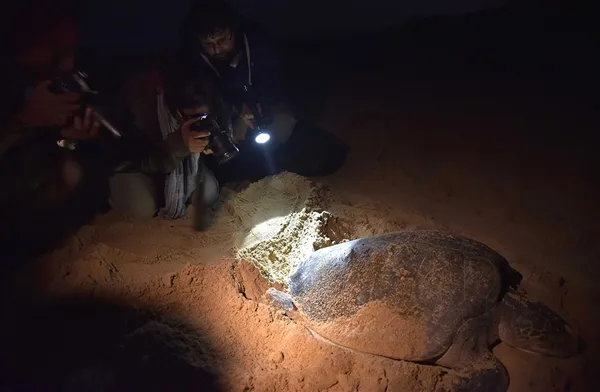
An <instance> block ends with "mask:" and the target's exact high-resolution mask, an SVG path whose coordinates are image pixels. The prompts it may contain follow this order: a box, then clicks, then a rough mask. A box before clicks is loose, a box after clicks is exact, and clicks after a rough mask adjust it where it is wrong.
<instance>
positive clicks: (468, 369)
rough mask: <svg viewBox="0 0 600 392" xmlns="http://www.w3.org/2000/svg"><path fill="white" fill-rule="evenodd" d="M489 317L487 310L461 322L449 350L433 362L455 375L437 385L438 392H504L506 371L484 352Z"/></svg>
mask: <svg viewBox="0 0 600 392" xmlns="http://www.w3.org/2000/svg"><path fill="white" fill-rule="evenodd" d="M492 317H493V312H491V311H490V312H487V313H484V314H483V315H481V316H479V317H476V318H474V319H471V320H468V321H467V322H465V323H464V324H463V325H462V326H461V327H460V329H459V330H458V332H457V333H456V335H455V336H454V340H453V342H452V345H451V346H450V348H449V349H448V350H447V351H446V353H444V355H442V357H441V358H439V359H438V360H437V361H436V363H437V364H438V365H442V366H445V367H448V368H451V369H453V370H454V372H455V373H456V374H457V375H458V379H452V380H451V381H450V382H447V383H444V384H445V385H442V386H441V391H442V392H471V391H473V392H475V391H486V392H506V390H507V389H508V383H509V376H508V372H507V370H506V368H505V367H504V365H502V363H501V362H500V361H499V360H498V359H497V358H496V357H495V356H494V355H493V354H492V353H491V352H490V350H489V349H488V339H489V329H490V326H491V318H492Z"/></svg>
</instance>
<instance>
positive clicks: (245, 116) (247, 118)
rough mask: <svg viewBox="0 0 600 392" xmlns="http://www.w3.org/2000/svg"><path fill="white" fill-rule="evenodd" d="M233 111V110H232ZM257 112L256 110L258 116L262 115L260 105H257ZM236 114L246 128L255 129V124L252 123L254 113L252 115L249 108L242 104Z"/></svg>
mask: <svg viewBox="0 0 600 392" xmlns="http://www.w3.org/2000/svg"><path fill="white" fill-rule="evenodd" d="M234 110H235V108H234ZM257 110H258V113H256V114H258V115H259V116H261V115H262V109H261V107H260V105H257ZM235 111H236V113H237V114H238V116H239V117H240V118H241V119H242V121H244V123H245V124H246V126H247V127H248V128H250V129H255V128H256V123H255V122H254V113H252V110H250V107H249V106H248V105H247V104H245V103H244V104H242V107H241V108H240V110H239V111H238V110H235Z"/></svg>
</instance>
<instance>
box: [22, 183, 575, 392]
mask: <svg viewBox="0 0 600 392" xmlns="http://www.w3.org/2000/svg"><path fill="white" fill-rule="evenodd" d="M191 216H193V214H191V213H188V217H191ZM190 219H191V218H186V219H184V220H181V221H165V220H162V219H152V220H145V221H136V220H132V219H128V218H126V217H123V216H119V215H117V214H114V213H109V214H108V215H106V216H101V217H99V218H98V219H97V220H96V221H95V222H94V223H93V224H91V225H88V226H86V227H83V228H82V229H81V230H80V231H79V232H78V233H77V235H75V236H74V237H73V238H71V239H70V240H69V242H68V243H67V244H66V245H65V246H64V247H62V248H60V249H58V250H56V251H53V252H51V253H50V254H48V255H46V256H44V257H43V258H42V259H40V260H39V261H38V262H37V263H36V264H35V265H33V266H31V267H30V268H27V269H26V270H25V271H24V272H23V274H22V276H21V279H20V280H16V281H15V285H16V286H18V288H19V290H18V292H19V293H23V292H28V293H29V294H30V295H32V296H34V297H43V298H45V299H46V300H48V301H59V302H58V304H60V303H61V302H60V301H66V300H68V299H72V298H77V299H79V300H80V301H83V302H84V304H85V303H92V304H93V306H92V308H93V307H94V306H97V305H96V304H98V303H101V304H103V305H102V306H104V307H109V308H111V309H112V308H113V307H117V308H119V309H126V311H125V314H128V313H127V312H129V313H131V314H133V315H134V316H131V317H133V318H134V319H136V320H138V319H139V318H140V317H141V316H139V314H146V313H147V312H150V314H151V316H144V317H143V318H142V320H141V321H139V322H138V323H133V324H132V323H131V322H125V325H126V327H127V328H125V327H123V328H125V329H124V332H122V334H121V335H118V334H110V336H109V338H108V337H105V336H104V335H105V333H106V331H110V330H112V329H114V328H113V324H114V323H115V321H114V320H115V318H114V317H113V316H111V314H112V313H113V312H107V313H106V315H103V314H104V313H102V312H100V313H98V312H96V313H94V314H95V316H94V317H87V316H85V315H84V316H79V319H78V320H80V321H78V322H80V323H81V325H80V326H79V327H78V328H77V330H80V331H82V330H83V331H90V332H89V333H90V335H91V337H89V339H90V342H93V341H96V340H100V341H104V340H105V341H106V343H105V344H103V345H102V347H103V349H104V350H105V351H106V352H107V353H108V354H104V355H103V356H100V357H98V350H97V348H96V347H95V345H94V344H92V343H88V341H87V340H85V339H83V340H82V339H75V338H72V337H70V335H68V334H63V335H60V334H59V335H58V336H56V335H52V331H56V330H60V331H63V330H66V329H67V330H68V329H69V328H70V329H73V328H74V327H73V326H72V325H71V323H72V321H71V319H70V318H69V317H66V318H59V319H57V320H53V319H52V318H44V317H42V319H41V320H37V319H36V321H31V322H30V324H29V325H34V326H37V325H44V327H42V328H39V329H36V331H35V335H39V336H50V339H49V340H58V342H59V343H57V344H60V345H61V347H63V348H62V349H61V350H62V351H61V352H64V353H66V354H64V355H66V356H68V357H69V358H71V359H72V360H73V361H72V362H75V363H76V364H77V366H76V367H75V368H74V369H73V370H69V371H67V370H65V369H66V367H65V366H62V367H60V370H61V371H63V372H64V373H65V374H64V377H63V379H64V380H66V381H63V382H64V383H66V382H67V381H68V382H69V383H75V381H72V380H76V381H77V382H76V383H75V385H77V386H81V385H89V383H94V384H96V385H113V386H114V385H120V386H123V385H130V384H136V385H145V384H144V383H150V381H149V380H155V378H156V379H157V380H158V381H152V382H153V383H155V384H156V385H171V383H172V385H178V388H179V390H188V389H189V390H196V389H195V388H197V386H198V385H199V384H202V385H205V386H207V388H208V385H210V383H211V382H214V383H216V384H217V385H218V386H219V387H220V388H221V390H224V391H300V390H302V391H340V392H342V391H343V392H345V391H436V390H438V389H439V388H440V387H441V386H443V385H449V383H452V382H453V380H455V378H456V375H455V374H453V372H451V371H448V370H447V369H443V368H440V367H431V366H424V365H418V364H415V363H411V362H405V361H394V360H391V359H385V358H381V357H376V356H372V355H368V354H363V353H359V352H356V351H351V350H346V349H344V348H341V347H338V346H333V345H329V344H325V343H324V342H322V341H321V340H319V339H316V338H315V337H314V336H312V335H311V333H310V332H309V330H307V329H306V328H304V327H303V326H302V325H301V324H299V323H295V322H294V321H292V320H291V319H290V318H288V317H286V316H285V315H284V314H283V313H282V312H281V311H278V310H276V309H275V308H273V307H270V306H269V305H268V304H267V302H266V301H265V300H264V298H263V294H264V292H265V291H266V289H267V288H268V287H271V286H273V285H274V286H275V287H277V288H279V289H282V290H285V287H284V285H281V284H278V283H276V282H279V283H281V282H284V281H285V276H287V274H289V272H290V271H292V270H293V268H294V266H295V264H296V263H297V262H298V261H299V260H300V259H301V258H302V257H304V256H306V255H307V254H308V253H310V252H311V251H312V250H313V249H318V248H320V247H322V246H326V245H327V244H334V243H338V242H343V241H346V240H349V239H354V238H358V237H362V236H367V235H376V234H382V233H386V232H391V231H396V230H401V229H405V230H415V229H419V228H436V227H437V228H442V227H439V225H437V226H436V225H435V224H432V223H431V221H430V220H428V219H423V218H422V217H421V218H418V217H415V216H413V217H412V221H411V215H410V214H403V215H402V214H398V213H395V212H394V209H393V208H391V207H389V206H386V205H383V204H382V203H381V202H379V201H376V200H374V199H373V198H366V197H364V196H360V195H353V194H352V193H350V192H339V191H336V190H335V189H334V186H331V187H328V186H324V185H320V184H318V183H315V182H312V181H308V180H306V179H304V178H302V177H299V176H296V175H293V174H290V173H283V174H281V175H278V176H276V177H273V178H267V179H264V180H261V181H260V182H258V183H255V184H251V185H250V186H249V187H248V188H246V189H245V190H242V191H241V192H239V193H234V192H224V194H223V198H222V208H221V211H220V214H219V218H218V220H217V222H216V225H215V227H214V228H213V229H211V230H210V231H208V232H205V233H196V232H193V231H191V229H190V225H191V220H190ZM442 229H443V228H442ZM265 259H266V260H265ZM280 262H281V265H280V266H279V267H277V268H270V266H271V265H274V264H275V263H280ZM254 265H256V266H257V267H258V269H257V268H254ZM259 271H262V272H263V273H264V275H266V277H265V276H263V275H262V274H261V272H259ZM269 279H270V280H271V281H272V282H269ZM536 282H537V280H536ZM24 289H28V290H24ZM104 304H108V305H104ZM550 305H554V303H552V302H551V303H550ZM57 306H59V305H57ZM559 310H560V309H559ZM18 311H19V312H20V313H27V314H28V317H33V315H36V314H37V311H36V310H35V309H34V310H32V311H28V310H27V308H25V307H19V310H18ZM122 313H123V312H121V313H120V314H122ZM42 314H43V312H42ZM98 314H100V315H103V316H102V317H101V318H100V319H98V317H99V316H98ZM374 314H377V309H375V313H374V312H373V309H365V310H364V311H363V312H362V313H361V317H362V318H364V319H365V320H372V319H373V315H374ZM28 317H25V318H19V317H15V318H14V320H17V321H15V326H16V327H15V329H16V330H17V331H18V330H20V329H21V327H20V325H21V324H20V323H22V322H24V321H23V320H29V318H28ZM40 317H41V316H40ZM165 317H166V318H167V321H165ZM125 319H127V317H125ZM19 320H20V321H19ZM173 320H174V321H173ZM571 320H572V318H571V319H570V321H571ZM576 321H577V320H575V325H577V322H576ZM366 325H368V323H367V324H366ZM51 326H53V327H51ZM354 327H356V328H354V329H353V326H352V325H350V326H348V327H347V328H349V329H351V330H352V331H350V332H351V333H360V332H361V331H360V329H361V328H362V327H361V326H357V325H354ZM91 331H93V332H91ZM412 333H413V335H414V336H411V339H414V341H412V343H414V342H422V340H423V337H422V336H418V331H413V332H412ZM396 335H398V333H396ZM139 336H142V337H144V338H143V339H142V342H143V344H140V343H139V342H140V340H139V338H136V337H139ZM378 336H379V335H378ZM390 336H392V335H390ZM380 337H381V336H380ZM397 337H398V338H399V339H400V338H402V336H397ZM20 339H21V340H22V339H23V338H22V337H21V336H20V335H19V334H18V333H17V335H16V337H15V338H14V339H12V341H14V342H16V343H17V347H19V348H22V347H23V346H27V345H28V344H33V343H31V341H26V342H25V343H23V344H21V343H20V342H21V340H20ZM40 339H41V338H40ZM103 339H104V340H103ZM136 339H137V340H136ZM40 341H41V340H40ZM157 342H159V343H157ZM71 346H76V347H78V350H71V349H70V348H71ZM34 347H35V349H37V350H38V351H40V352H46V353H52V352H55V351H54V350H53V348H52V347H49V348H46V347H45V346H44V343H39V344H36V345H34ZM411 347H412V346H411V344H410V342H409V344H407V350H408V351H410V350H411ZM109 348H110V349H109ZM123 350H125V352H126V353H128V354H127V356H126V357H123V354H122V352H123ZM495 352H496V353H498V355H499V356H500V359H501V360H502V361H503V362H504V363H505V365H506V366H507V368H508V369H509V372H511V377H513V382H512V384H511V385H516V386H517V387H519V388H520V386H521V385H523V384H522V382H526V383H528V382H531V381H526V380H527V378H524V375H523V374H522V373H519V371H518V369H517V370H516V371H515V367H514V366H521V365H517V364H519V363H521V364H523V363H529V364H531V363H534V364H536V366H537V368H536V369H539V370H538V371H536V372H530V373H528V374H529V380H532V379H533V380H534V381H533V382H535V383H537V384H536V385H537V386H536V387H535V388H532V389H531V390H539V391H542V390H551V389H545V388H546V387H547V386H548V385H549V384H548V382H550V383H551V385H552V386H553V388H554V386H556V388H558V389H554V390H557V391H558V390H561V391H564V390H567V389H564V388H565V386H569V388H572V389H570V390H574V391H575V390H580V391H583V390H584V389H581V388H585V384H584V382H585V381H584V376H583V375H582V372H584V371H585V368H584V367H582V366H581V365H582V363H583V362H582V360H583V359H582V358H581V357H580V358H574V359H569V360H555V359H550V358H543V357H538V356H535V355H531V354H525V353H519V352H518V351H516V350H514V349H511V348H508V347H506V346H504V345H501V346H499V347H497V348H496V350H495ZM115 353H116V354H115ZM161 353H162V354H161ZM157 356H158V358H162V357H165V358H171V359H169V360H167V359H164V360H160V359H156V358H157ZM110 358H127V360H126V361H125V362H124V361H123V360H122V361H117V362H116V363H115V362H111V360H110ZM44 361H46V362H44ZM36 363H37V364H38V365H40V366H37V365H36V366H31V365H27V366H26V370H27V371H29V372H30V373H29V376H28V377H26V378H25V379H38V380H43V379H44V377H43V376H40V377H37V376H39V375H40V370H39V369H40V368H49V369H50V368H52V366H50V364H55V363H57V361H56V359H55V355H45V356H41V357H40V358H38V360H37V362H36ZM165 363H170V364H171V365H168V366H167V365H165ZM161 366H162V367H164V368H165V369H167V368H169V369H171V370H169V372H175V371H176V372H177V373H175V376H173V377H167V376H166V374H167V373H166V371H165V372H161V371H160V370H157V369H159V368H161ZM528 366H531V365H528ZM176 369H179V370H176ZM147 372H150V373H151V374H152V377H151V378H148V377H149V376H147V375H146V373H147ZM56 374H62V373H60V372H57V373H56ZM515 374H516V377H515V376H514V375H515ZM548 374H551V375H552V377H553V378H551V379H549V378H547V377H546V376H547V375H548ZM161 375H162V376H161ZM163 376H164V377H163ZM36 377H37V378H36ZM52 377H53V379H57V378H59V376H58V375H54V376H52ZM136 377H138V378H136ZM98 380H102V382H100V381H98ZM199 380H200V381H199ZM515 380H516V381H515ZM523 380H525V381H523ZM548 380H550V381H548ZM142 381H143V382H142ZM86 383H88V384H86ZM128 383H129V384H128ZM161 383H162V384H161ZM164 383H166V384H164ZM69 385H71V384H69ZM538 387H539V388H538ZM536 388H537V389H536ZM561 388H562V389H561ZM75 389H77V388H75ZM99 390H103V389H99ZM516 390H520V389H511V391H516Z"/></svg>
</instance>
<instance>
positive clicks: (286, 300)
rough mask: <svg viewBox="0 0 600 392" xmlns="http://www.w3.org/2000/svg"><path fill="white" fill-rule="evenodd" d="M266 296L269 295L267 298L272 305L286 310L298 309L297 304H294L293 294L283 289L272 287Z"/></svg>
mask: <svg viewBox="0 0 600 392" xmlns="http://www.w3.org/2000/svg"><path fill="white" fill-rule="evenodd" d="M265 297H267V300H268V301H269V303H270V304H271V305H273V306H275V307H276V308H278V309H280V310H282V311H284V312H290V311H293V310H296V305H294V301H293V300H292V296H291V295H289V294H287V293H284V292H283V291H279V290H277V289H275V288H273V287H271V288H270V289H268V290H267V292H266V293H265Z"/></svg>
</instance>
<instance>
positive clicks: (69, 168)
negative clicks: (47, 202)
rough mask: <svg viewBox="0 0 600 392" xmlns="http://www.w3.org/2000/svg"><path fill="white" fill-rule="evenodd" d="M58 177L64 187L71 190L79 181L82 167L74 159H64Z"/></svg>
mask: <svg viewBox="0 0 600 392" xmlns="http://www.w3.org/2000/svg"><path fill="white" fill-rule="evenodd" d="M60 178H61V182H62V184H63V186H64V188H65V189H66V190H68V191H71V190H73V189H75V187H77V185H79V184H80V183H81V179H82V178H83V168H82V167H81V165H80V164H79V163H78V162H77V161H75V160H74V159H66V160H65V161H64V162H63V164H62V166H61V170H60Z"/></svg>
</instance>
